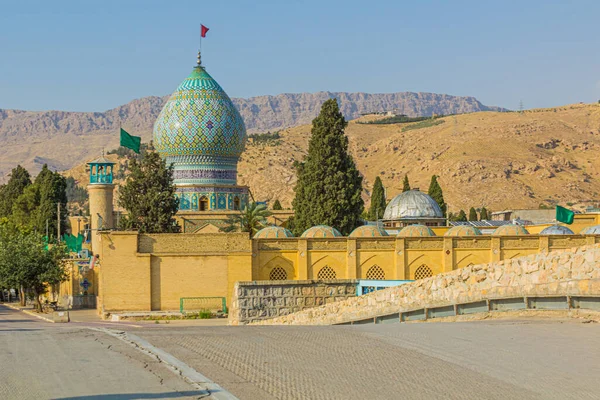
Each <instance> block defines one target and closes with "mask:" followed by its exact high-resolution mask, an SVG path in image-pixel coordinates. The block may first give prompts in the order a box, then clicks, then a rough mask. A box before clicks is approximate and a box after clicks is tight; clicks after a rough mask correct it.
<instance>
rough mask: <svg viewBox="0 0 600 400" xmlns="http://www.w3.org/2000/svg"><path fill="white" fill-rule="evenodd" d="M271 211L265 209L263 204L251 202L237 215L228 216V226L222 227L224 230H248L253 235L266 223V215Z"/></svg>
mask: <svg viewBox="0 0 600 400" xmlns="http://www.w3.org/2000/svg"><path fill="white" fill-rule="evenodd" d="M270 215H271V212H270V211H269V210H267V206H265V205H264V204H258V203H255V202H252V203H250V204H248V205H247V206H246V207H244V209H243V210H242V211H241V212H240V214H239V215H235V216H233V217H230V219H229V221H228V226H227V227H226V228H225V229H223V230H224V231H225V232H236V231H242V232H249V233H250V237H253V236H254V234H255V233H256V232H258V231H259V230H261V229H262V228H264V227H266V226H267V225H268V222H267V217H269V216H270Z"/></svg>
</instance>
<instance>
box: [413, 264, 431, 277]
mask: <svg viewBox="0 0 600 400" xmlns="http://www.w3.org/2000/svg"><path fill="white" fill-rule="evenodd" d="M432 276H433V273H432V272H431V268H429V267H428V266H427V265H421V266H420V267H419V268H417V270H416V271H415V279H425V278H430V277H432Z"/></svg>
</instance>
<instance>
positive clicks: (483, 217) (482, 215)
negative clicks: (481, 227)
mask: <svg viewBox="0 0 600 400" xmlns="http://www.w3.org/2000/svg"><path fill="white" fill-rule="evenodd" d="M479 219H480V220H481V221H487V220H489V219H490V215H489V214H488V210H487V208H485V207H481V212H480V213H479Z"/></svg>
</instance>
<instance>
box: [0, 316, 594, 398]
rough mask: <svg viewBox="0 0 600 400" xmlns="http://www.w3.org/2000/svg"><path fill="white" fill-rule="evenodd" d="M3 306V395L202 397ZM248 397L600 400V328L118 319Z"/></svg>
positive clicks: (71, 329) (95, 342)
mask: <svg viewBox="0 0 600 400" xmlns="http://www.w3.org/2000/svg"><path fill="white" fill-rule="evenodd" d="M99 326H103V325H102V324H98V323H89V324H87V325H86V324H85V323H76V324H73V323H70V324H49V323H45V322H42V321H39V320H36V319H35V318H32V317H28V316H26V315H25V314H22V313H20V312H17V311H12V310H10V309H7V308H5V307H2V306H0V362H2V365H0V399H29V398H32V399H34V398H35V399H45V398H78V399H92V398H96V396H100V395H104V397H102V398H108V399H138V398H153V399H156V398H161V399H162V398H179V397H190V398H199V397H200V396H201V393H200V392H198V391H197V390H195V389H193V388H191V387H190V386H188V385H187V383H184V382H183V381H182V380H180V379H179V378H178V377H176V376H175V375H174V374H173V373H172V372H170V371H169V370H167V369H166V368H165V367H164V366H163V365H161V364H159V363H157V362H155V361H153V360H152V359H151V358H149V357H148V356H146V355H144V354H142V353H141V352H139V351H138V350H136V349H134V348H133V347H131V346H129V345H127V344H126V343H124V342H123V341H120V340H118V339H115V338H113V337H112V336H109V335H107V334H105V333H102V332H98V331H96V330H91V329H89V328H90V327H92V328H97V327H99ZM106 326H108V327H112V328H115V327H116V326H118V327H120V328H121V329H122V330H125V331H127V333H128V334H134V335H136V336H139V337H141V338H143V339H145V340H147V341H148V342H150V343H151V344H153V345H154V346H157V347H158V348H160V349H162V350H163V351H166V352H168V353H170V354H171V355H173V356H175V357H177V358H178V359H179V360H181V361H183V362H185V363H187V364H188V365H189V366H191V367H193V368H195V369H196V370H197V371H198V372H200V373H202V374H204V375H206V376H207V377H208V378H211V379H212V380H214V381H215V382H216V383H218V384H220V385H221V386H223V387H224V388H225V389H226V390H228V391H230V392H231V393H233V394H234V395H236V396H238V397H239V398H240V399H243V400H245V399H249V400H254V399H260V400H263V399H348V398H353V399H397V398H405V399H598V398H600V386H599V385H598V380H597V377H598V376H600V324H594V323H581V322H580V321H578V320H565V321H544V320H531V321H528V320H518V321H491V322H490V321H480V322H468V323H467V322H465V323H435V324H433V323H425V324H389V325H370V326H336V327H268V326H260V327H221V326H218V327H208V326H197V327H187V326H172V325H164V324H160V325H147V324H146V325H143V326H141V327H136V326H135V325H134V324H123V325H118V324H108V325H106Z"/></svg>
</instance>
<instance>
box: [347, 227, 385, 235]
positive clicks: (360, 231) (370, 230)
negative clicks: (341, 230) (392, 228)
mask: <svg viewBox="0 0 600 400" xmlns="http://www.w3.org/2000/svg"><path fill="white" fill-rule="evenodd" d="M348 236H349V237H381V236H389V235H388V233H387V232H386V231H385V229H383V228H382V227H380V226H378V225H363V226H359V227H358V228H356V229H355V230H353V231H352V233H350V235H348Z"/></svg>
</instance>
